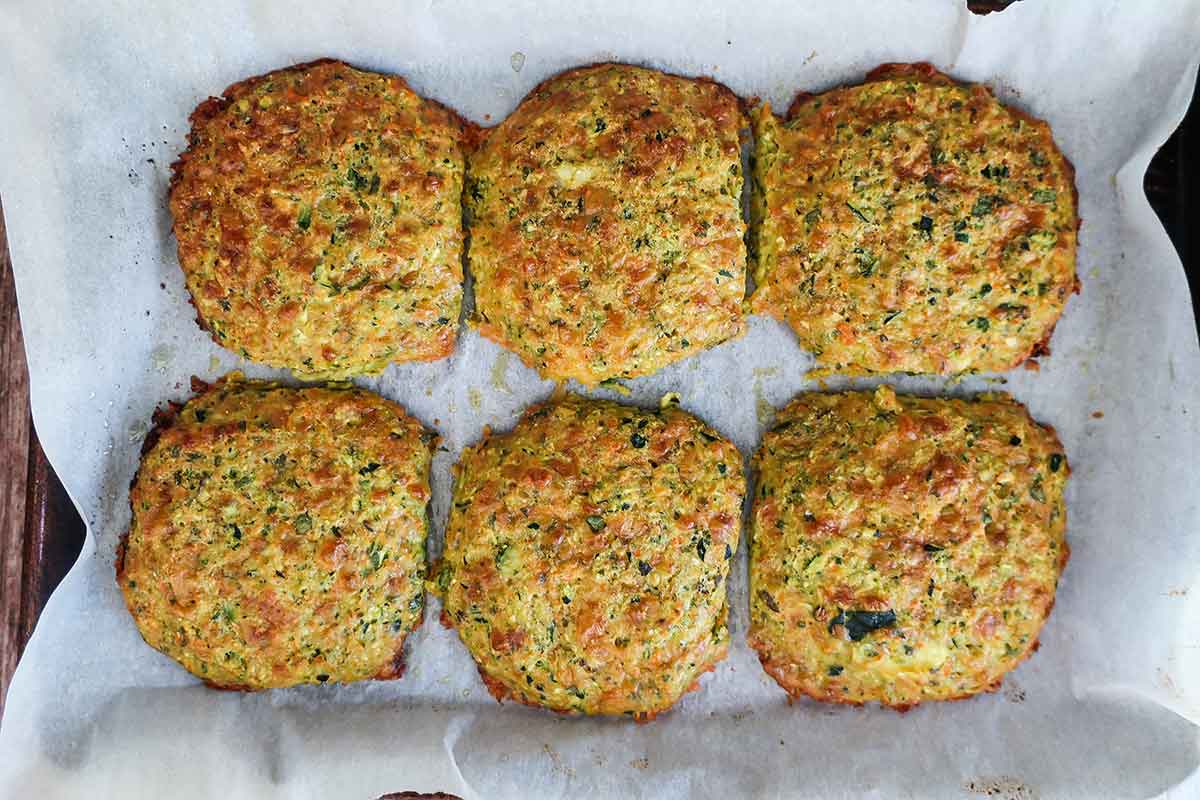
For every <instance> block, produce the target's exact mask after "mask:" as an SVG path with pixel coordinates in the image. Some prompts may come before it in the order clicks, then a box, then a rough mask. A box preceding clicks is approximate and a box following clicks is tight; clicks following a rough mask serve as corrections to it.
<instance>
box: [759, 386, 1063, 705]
mask: <svg viewBox="0 0 1200 800" xmlns="http://www.w3.org/2000/svg"><path fill="white" fill-rule="evenodd" d="M991 394H994V395H999V396H1001V397H1006V398H1008V399H1010V400H1011V399H1012V395H1010V394H1008V393H1007V392H992V393H991ZM950 399H956V398H950ZM1018 405H1020V406H1021V410H1022V411H1023V412H1024V413H1025V417H1026V419H1028V420H1029V421H1030V422H1031V423H1033V424H1034V425H1036V426H1037V427H1039V428H1041V429H1042V430H1044V431H1046V432H1047V433H1048V434H1050V436H1051V437H1052V438H1053V439H1054V441H1055V442H1056V443H1057V444H1058V449H1059V450H1062V449H1063V446H1062V441H1061V440H1060V439H1059V438H1058V431H1056V430H1055V429H1054V426H1053V425H1047V424H1044V423H1041V422H1038V421H1037V420H1036V419H1034V418H1033V415H1032V414H1030V413H1029V409H1028V408H1026V407H1025V405H1024V404H1021V403H1018ZM759 446H760V447H761V445H759ZM752 463H753V462H752ZM1063 466H1064V467H1065V468H1066V470H1067V472H1066V475H1065V476H1064V478H1069V477H1071V463H1070V461H1069V460H1067V459H1063ZM758 477H759V476H758V474H757V473H755V474H754V475H753V478H754V480H755V482H756V483H757V481H758ZM1063 507H1064V508H1065V507H1066V503H1065V501H1064V503H1063ZM753 513H754V512H753V510H751V515H752V516H753ZM747 535H749V536H752V535H753V526H751V529H750V530H748V531H747ZM1070 558H1071V544H1070V542H1068V541H1067V537H1066V531H1065V529H1064V531H1063V546H1062V550H1061V551H1060V553H1059V557H1058V581H1061V580H1062V574H1063V571H1064V570H1066V568H1067V562H1068V561H1069V560H1070ZM750 568H751V569H752V568H753V566H751V567H750ZM1057 583H1058V582H1057V581H1056V582H1055V596H1054V597H1053V598H1052V599H1051V600H1050V605H1049V606H1047V607H1046V613H1045V615H1043V616H1042V621H1041V624H1040V625H1038V637H1037V638H1035V639H1034V640H1033V644H1031V645H1030V646H1029V647H1027V648H1026V649H1025V652H1024V653H1022V654H1021V657H1020V658H1018V659H1017V660H1016V661H1014V662H1013V665H1012V666H1011V667H1009V668H1008V669H1007V670H1005V671H1004V673H1003V674H1001V676H1000V677H999V678H997V679H996V681H995V682H994V683H992V684H991V685H990V686H988V687H987V688H986V689H983V690H981V691H978V692H965V693H963V694H959V695H955V696H953V697H941V698H938V699H937V700H918V701H917V702H915V703H885V702H883V701H882V700H869V701H861V700H842V699H840V698H829V697H825V696H821V695H817V694H815V693H813V692H806V691H804V690H803V689H800V688H797V687H788V686H785V685H784V683H783V681H782V680H781V679H780V675H779V674H778V673H777V672H776V671H775V670H772V669H771V667H770V666H769V665H768V653H767V651H766V645H765V644H764V643H762V642H760V641H759V640H758V639H757V638H755V637H753V636H750V635H749V632H747V635H746V642H747V644H749V645H750V648H751V649H752V650H754V651H755V653H757V654H758V663H759V665H761V666H762V668H763V672H766V673H767V674H768V675H770V676H771V679H772V680H774V681H775V683H776V684H777V685H778V686H779V688H780V689H783V691H785V692H787V696H788V704H789V705H790V704H791V703H792V702H793V701H794V700H798V699H801V698H805V697H807V698H809V699H811V700H816V701H817V702H820V703H832V704H834V705H842V706H854V707H859V708H860V707H862V706H864V705H866V704H867V703H868V702H872V703H877V704H878V705H879V706H881V707H882V708H890V709H891V710H893V711H898V712H900V713H901V714H904V713H907V712H909V711H911V710H913V709H914V708H916V707H917V706H919V705H921V704H922V703H953V702H956V701H959V700H970V699H971V698H973V697H978V696H979V695H981V694H989V693H991V692H995V691H996V690H997V689H999V688H1000V686H1001V684H1003V683H1004V678H1005V676H1007V675H1008V674H1009V673H1010V672H1012V671H1013V670H1015V669H1016V668H1017V667H1019V666H1021V664H1023V663H1024V662H1025V660H1026V659H1028V658H1029V657H1030V656H1031V655H1033V654H1034V653H1036V652H1037V651H1038V648H1039V647H1041V644H1042V643H1041V631H1042V628H1044V627H1045V625H1046V620H1048V619H1049V618H1050V613H1051V612H1052V611H1054V603H1055V601H1056V600H1057V599H1058V586H1057ZM751 602H753V599H751Z"/></svg>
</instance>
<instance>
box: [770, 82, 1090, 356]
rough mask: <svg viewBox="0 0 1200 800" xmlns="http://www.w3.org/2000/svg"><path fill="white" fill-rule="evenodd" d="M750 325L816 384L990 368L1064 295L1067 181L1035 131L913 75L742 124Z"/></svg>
mask: <svg viewBox="0 0 1200 800" xmlns="http://www.w3.org/2000/svg"><path fill="white" fill-rule="evenodd" d="M754 129H755V142H756V143H755V159H754V170H753V172H754V191H753V196H752V218H753V220H754V225H755V230H756V234H755V255H754V270H755V273H754V277H755V281H756V282H757V288H756V290H755V293H754V295H753V297H752V298H751V309H752V311H754V312H755V313H763V314H769V315H771V316H774V317H776V318H778V319H780V320H782V321H784V322H786V323H787V324H788V325H790V326H791V328H792V329H793V330H794V331H795V333H796V336H797V337H798V339H799V341H800V344H801V345H802V346H803V347H804V348H806V349H807V350H810V351H811V352H812V353H813V354H814V355H815V356H816V359H817V367H818V368H819V373H818V374H829V373H846V374H864V373H887V372H911V373H934V374H959V373H966V372H998V371H1002V370H1006V369H1009V368H1011V367H1014V366H1016V365H1018V364H1020V363H1021V362H1023V361H1025V360H1026V359H1028V358H1030V357H1032V356H1036V355H1039V354H1042V353H1045V352H1048V350H1047V343H1048V341H1049V339H1050V335H1051V333H1052V332H1053V330H1054V325H1055V323H1056V322H1057V321H1058V318H1059V316H1060V315H1061V314H1062V312H1063V308H1064V306H1065V304H1066V301H1067V298H1068V297H1069V296H1070V294H1071V293H1072V292H1075V291H1077V287H1078V284H1077V281H1076V277H1075V244H1076V232H1077V229H1078V226H1079V221H1078V218H1077V216H1076V205H1077V203H1076V193H1075V184H1074V171H1073V170H1072V168H1071V165H1070V163H1069V162H1068V161H1067V160H1066V159H1065V158H1064V157H1063V155H1062V153H1061V152H1059V149H1058V147H1057V146H1056V145H1055V143H1054V140H1053V138H1052V136H1051V134H1050V128H1049V126H1048V125H1046V123H1044V122H1041V121H1040V120H1036V119H1033V118H1032V117H1030V116H1028V115H1026V114H1023V113H1021V112H1019V111H1016V110H1014V109H1010V108H1007V107H1005V106H1003V105H1001V104H1000V102H999V101H997V100H996V98H995V97H994V96H993V95H992V93H991V91H990V90H988V89H987V88H986V87H983V86H967V85H962V84H958V83H955V82H954V81H952V80H951V79H950V78H948V77H946V76H945V75H942V74H941V73H939V72H937V71H936V70H934V69H932V68H931V67H929V66H928V65H920V64H918V65H904V64H900V65H887V66H884V67H881V68H880V69H879V70H876V71H875V72H874V73H872V74H871V76H870V77H869V79H868V81H867V82H866V83H864V84H862V85H859V86H851V87H848V88H841V89H836V90H833V91H830V92H827V93H825V94H820V95H801V96H799V97H797V98H796V100H795V102H794V103H793V104H792V107H791V110H790V112H789V114H788V117H787V119H786V120H781V119H779V118H777V117H776V116H774V115H773V114H772V113H771V109H770V108H769V107H768V106H762V107H761V108H759V109H758V110H757V111H756V112H755V115H754Z"/></svg>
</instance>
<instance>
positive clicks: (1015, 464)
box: [749, 386, 1069, 708]
mask: <svg viewBox="0 0 1200 800" xmlns="http://www.w3.org/2000/svg"><path fill="white" fill-rule="evenodd" d="M754 469H755V470H756V473H757V476H758V489H757V491H756V492H755V499H754V510H753V518H752V539H751V547H750V634H749V639H750V645H751V646H752V647H753V648H754V649H756V650H757V651H758V653H759V658H760V659H761V661H762V664H763V667H764V668H765V669H766V671H767V672H768V673H770V674H771V676H772V677H774V678H775V680H776V681H778V682H779V685H780V686H782V687H783V688H784V689H785V690H787V692H788V693H789V694H791V695H793V696H797V697H799V696H802V695H807V696H810V697H814V698H816V699H818V700H826V701H831V702H836V703H855V704H857V703H864V702H868V701H878V702H879V703H882V704H883V705H887V706H894V707H898V708H906V707H909V706H913V705H916V704H917V703H920V702H922V701H925V700H952V699H957V698H962V697H967V696H969V695H973V694H976V693H978V692H982V691H990V690H992V689H995V688H996V687H997V686H999V684H1000V681H1001V679H1002V677H1003V676H1004V674H1005V673H1006V672H1008V671H1009V670H1011V669H1012V668H1013V667H1015V666H1016V665H1017V664H1018V663H1019V662H1020V661H1021V660H1022V659H1024V658H1025V657H1026V656H1028V655H1029V654H1030V653H1031V652H1033V650H1034V649H1036V647H1037V642H1038V633H1039V631H1040V630H1041V628H1042V624H1043V623H1044V622H1045V620H1046V616H1047V615H1048V614H1049V613H1050V609H1051V607H1052V606H1053V605H1054V592H1055V588H1056V586H1057V583H1058V577H1059V574H1060V573H1061V571H1062V569H1063V567H1064V565H1065V564H1066V560H1067V554H1068V548H1067V543H1066V541H1065V538H1064V532H1065V528H1066V521H1067V515H1066V508H1065V506H1064V503H1063V490H1064V488H1065V486H1066V482H1067V474H1068V472H1069V470H1068V468H1067V461H1066V457H1065V456H1064V455H1063V452H1062V445H1060V444H1059V441H1058V438H1057V437H1056V436H1055V434H1054V431H1053V430H1052V429H1050V428H1047V427H1043V426H1040V425H1038V424H1037V423H1036V422H1034V421H1033V420H1032V419H1031V418H1030V416H1029V413H1028V412H1027V411H1026V410H1025V408H1024V406H1022V405H1021V404H1019V403H1017V402H1016V401H1015V400H1013V399H1012V398H1010V397H1008V396H1007V395H1003V394H999V395H985V396H983V397H980V398H978V399H975V400H946V399H938V398H919V397H903V396H897V395H896V394H895V392H893V391H892V389H891V388H889V387H887V386H883V387H881V388H879V389H878V390H877V391H876V392H875V393H874V394H871V393H868V392H850V393H847V394H816V393H814V394H802V395H800V396H799V397H798V398H797V399H796V400H794V401H793V402H792V403H791V404H790V405H788V406H787V407H786V408H784V409H783V410H782V411H781V412H780V413H779V415H778V417H777V425H776V426H775V428H774V429H773V430H771V431H769V432H768V433H767V434H766V436H765V437H764V438H763V444H762V447H761V449H760V450H759V451H758V453H757V454H756V455H755V457H754Z"/></svg>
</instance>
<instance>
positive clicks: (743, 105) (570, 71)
mask: <svg viewBox="0 0 1200 800" xmlns="http://www.w3.org/2000/svg"><path fill="white" fill-rule="evenodd" d="M605 67H635V68H637V69H644V70H649V71H650V72H657V73H659V74H661V75H666V76H667V77H669V78H681V79H683V80H688V81H697V82H699V83H708V84H711V85H713V86H715V87H716V88H717V89H718V90H719V91H720V92H721V93H722V94H724V95H726V96H728V97H729V98H732V99H733V100H734V101H735V102H736V104H737V107H738V116H739V117H740V121H741V123H742V125H741V128H740V133H739V136H740V138H741V140H742V141H743V142H744V141H745V139H746V136H747V131H748V129H749V124H750V122H749V117H748V116H747V114H748V113H749V111H750V108H751V106H752V103H753V100H754V98H749V99H747V98H743V97H740V96H739V95H738V94H737V93H736V92H734V91H733V90H732V89H730V88H729V87H728V86H726V85H725V84H723V83H721V82H720V81H718V80H717V79H716V78H713V77H711V76H709V75H683V74H681V73H678V72H670V71H668V70H665V69H659V68H658V67H654V66H651V65H649V64H636V63H633V62H631V61H593V62H591V63H590V64H580V65H578V66H575V67H569V68H567V69H564V70H563V71H562V72H556V73H554V74H553V75H550V76H548V77H545V78H543V79H542V80H541V81H540V82H539V83H538V84H537V85H536V86H534V87H533V88H532V89H530V90H529V91H528V92H526V93H525V94H524V96H522V97H521V100H520V102H519V103H517V105H516V108H514V109H513V111H512V112H510V113H509V114H508V115H507V116H506V117H505V118H504V119H502V120H500V121H499V122H497V123H496V124H495V125H490V126H488V127H486V128H484V127H478V128H477V129H476V133H477V138H476V139H475V141H474V145H475V146H474V147H473V148H472V149H473V150H476V149H478V148H479V147H480V146H481V145H483V144H484V143H485V142H486V141H487V139H488V137H489V136H490V135H491V134H492V133H493V132H495V130H496V129H497V128H499V127H500V126H501V125H503V124H504V122H505V120H507V119H508V117H509V116H512V114H513V113H515V112H516V110H517V109H519V108H520V107H521V105H522V104H524V102H525V101H526V100H528V99H529V98H530V97H533V96H534V95H536V94H537V93H538V92H540V91H542V90H543V89H545V88H546V85H547V84H549V83H552V82H554V81H557V80H561V79H563V78H566V77H569V76H572V75H575V74H576V73H584V72H592V71H594V70H600V69H604V68H605ZM467 172H468V173H469V172H470V164H469V163H468V165H467ZM742 180H743V181H745V180H746V176H745V175H743V176H742ZM739 213H740V212H739Z"/></svg>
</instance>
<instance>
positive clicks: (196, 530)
mask: <svg viewBox="0 0 1200 800" xmlns="http://www.w3.org/2000/svg"><path fill="white" fill-rule="evenodd" d="M157 422H158V428H157V429H156V431H155V432H154V433H152V434H151V437H150V438H149V439H148V440H147V441H148V445H149V446H148V449H147V450H146V452H145V455H144V456H143V458H142V463H141V466H140V468H139V469H138V473H137V477H136V478H135V479H134V482H133V486H132V488H131V490H130V504H131V505H132V508H133V519H132V522H131V524H130V529H129V532H128V534H127V535H126V538H125V541H124V543H123V545H122V552H121V554H120V556H119V558H118V564H117V581H118V583H119V584H120V587H121V590H122V591H123V592H124V594H125V602H126V604H127V605H128V607H129V611H130V613H131V614H132V615H133V618H134V620H135V621H136V622H137V626H138V630H140V631H141V634H142V637H143V638H144V639H145V640H146V642H147V643H148V644H149V645H150V646H151V647H153V648H155V649H156V650H160V651H161V652H163V653H165V654H166V655H169V656H170V657H172V658H174V659H175V660H176V661H178V662H179V663H180V664H181V665H182V666H183V667H184V668H185V669H187V670H188V671H189V672H191V673H192V674H194V675H196V676H197V677H199V678H202V679H203V680H204V681H205V682H206V683H208V684H210V685H213V686H218V687H222V688H235V689H267V688H276V687H284V686H292V685H295V684H300V683H323V682H326V681H333V682H346V681H355V680H361V679H364V678H373V677H374V678H397V677H399V676H400V672H401V670H402V668H403V664H402V662H401V655H402V648H403V645H404V638H405V636H406V635H407V634H408V633H409V631H411V630H412V629H413V628H414V627H416V626H417V625H419V624H420V621H421V614H422V603H423V597H424V595H423V583H424V578H425V536H426V509H425V506H426V503H427V502H428V501H429V498H430V490H429V479H428V473H429V462H430V457H431V451H432V447H433V446H434V440H435V437H434V436H433V435H432V434H429V433H427V432H426V431H425V430H424V429H423V428H422V427H421V425H420V423H418V422H417V421H415V420H413V419H412V418H411V417H409V416H408V415H407V414H405V413H404V411H403V409H401V408H400V407H399V406H397V405H396V404H394V403H391V402H389V401H387V400H384V399H383V398H382V397H379V396H378V395H375V394H372V393H370V392H366V391H362V390H359V389H353V388H306V389H292V388H286V387H281V386H276V385H274V384H271V383H265V382H261V381H244V380H242V379H241V378H240V376H239V375H238V374H237V373H232V374H231V375H230V376H228V377H227V378H226V379H224V380H222V381H218V382H217V383H216V384H214V385H213V386H211V387H207V388H205V389H204V390H203V391H201V393H200V394H198V395H197V396H196V397H194V398H193V399H191V400H189V401H188V402H187V403H186V404H184V405H183V406H182V407H175V408H173V409H172V410H171V411H168V412H165V413H163V414H160V415H158V418H157Z"/></svg>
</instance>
